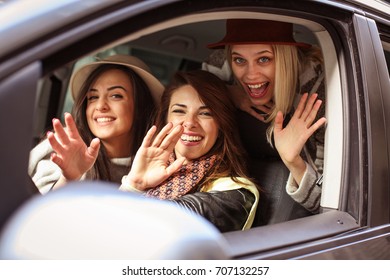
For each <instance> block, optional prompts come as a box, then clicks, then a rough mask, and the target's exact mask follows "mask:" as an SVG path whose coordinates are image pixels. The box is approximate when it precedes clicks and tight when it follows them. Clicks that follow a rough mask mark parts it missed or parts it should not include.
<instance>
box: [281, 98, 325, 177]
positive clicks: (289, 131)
mask: <svg viewBox="0 0 390 280" xmlns="http://www.w3.org/2000/svg"><path fill="white" fill-rule="evenodd" d="M317 96H318V95H317V94H316V93H314V94H312V95H311V96H310V97H308V94H307V93H305V94H303V95H302V97H301V100H300V101H299V104H298V107H297V109H296V110H295V112H294V115H293V116H292V118H291V120H290V122H289V123H288V124H287V126H286V127H285V128H283V114H282V112H278V113H277V115H276V118H275V126H274V140H275V147H276V149H277V151H278V153H279V155H280V157H281V158H282V160H283V162H284V164H285V165H286V166H287V168H288V169H289V170H290V172H291V174H292V175H293V177H294V179H295V181H296V182H297V183H298V184H299V183H300V182H301V179H302V177H303V175H304V173H305V170H306V164H305V162H304V160H303V159H302V157H301V156H300V153H301V151H302V149H303V146H304V145H305V143H306V141H307V140H308V139H309V138H310V136H312V135H313V133H314V132H315V131H316V130H317V129H318V128H320V127H321V126H322V125H324V124H325V123H326V118H325V117H322V118H320V119H319V120H317V121H316V122H315V123H314V124H313V122H314V120H315V118H316V116H317V113H318V110H319V108H320V106H321V104H322V101H321V100H317Z"/></svg>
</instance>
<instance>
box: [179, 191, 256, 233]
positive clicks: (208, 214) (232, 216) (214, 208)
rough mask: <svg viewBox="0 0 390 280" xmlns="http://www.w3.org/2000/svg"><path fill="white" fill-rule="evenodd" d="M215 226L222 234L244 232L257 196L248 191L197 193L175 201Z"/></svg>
mask: <svg viewBox="0 0 390 280" xmlns="http://www.w3.org/2000/svg"><path fill="white" fill-rule="evenodd" d="M174 202H175V203H177V204H179V205H180V206H182V207H184V208H186V209H189V210H191V211H194V212H195V213H197V214H199V215H201V216H203V217H204V218H206V219H207V220H209V221H210V222H211V223H212V224H214V225H215V226H216V227H217V228H218V229H219V230H220V231H221V232H227V231H234V230H242V228H243V226H244V224H245V222H246V220H247V218H248V215H249V212H250V210H251V208H252V205H253V204H254V202H255V196H254V194H253V193H251V192H250V191H248V190H247V189H244V188H241V189H238V190H229V191H214V192H196V193H192V194H187V195H184V196H182V197H180V198H178V199H175V200H174Z"/></svg>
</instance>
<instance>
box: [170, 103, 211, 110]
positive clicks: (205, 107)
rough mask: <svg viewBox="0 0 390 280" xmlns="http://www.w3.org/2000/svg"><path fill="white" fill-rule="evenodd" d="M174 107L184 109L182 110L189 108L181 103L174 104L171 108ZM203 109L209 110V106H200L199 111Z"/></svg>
mask: <svg viewBox="0 0 390 280" xmlns="http://www.w3.org/2000/svg"><path fill="white" fill-rule="evenodd" d="M173 106H179V107H182V108H187V105H185V104H181V103H175V104H172V106H171V108H172V107H173ZM203 109H209V106H206V105H203V106H200V107H199V110H203Z"/></svg>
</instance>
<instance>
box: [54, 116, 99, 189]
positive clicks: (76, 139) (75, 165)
mask: <svg viewBox="0 0 390 280" xmlns="http://www.w3.org/2000/svg"><path fill="white" fill-rule="evenodd" d="M65 124H66V127H65V128H64V127H63V126H62V124H61V122H60V121H59V120H58V119H53V128H54V133H53V132H48V133H47V138H48V139H49V142H50V144H51V146H52V148H53V150H54V153H52V154H51V157H50V158H51V160H52V161H53V162H54V163H55V164H57V165H58V166H59V167H60V168H61V170H62V175H63V177H64V178H65V179H66V181H72V180H79V179H80V178H81V176H82V175H83V174H84V173H85V172H87V171H88V170H89V169H91V168H92V166H93V164H94V163H95V161H96V158H97V156H98V153H99V148H100V140H99V139H98V138H95V139H93V140H92V141H91V144H90V146H89V147H87V145H86V144H85V143H84V141H83V139H82V138H81V137H80V134H79V132H78V130H77V127H76V124H75V122H74V120H73V118H72V115H71V114H69V113H65Z"/></svg>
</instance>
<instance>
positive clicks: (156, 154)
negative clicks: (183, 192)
mask: <svg viewBox="0 0 390 280" xmlns="http://www.w3.org/2000/svg"><path fill="white" fill-rule="evenodd" d="M156 129H157V128H156V126H153V127H152V128H151V129H149V131H148V133H147V134H146V136H145V138H144V140H143V142H142V144H141V147H140V148H139V149H138V151H137V154H136V155H135V157H134V160H133V164H132V166H131V170H130V172H129V174H128V175H127V178H126V182H127V184H129V185H130V186H131V187H132V188H136V189H137V190H139V191H145V190H147V189H150V188H153V187H156V186H157V185H158V184H160V183H161V182H163V181H165V180H166V179H168V178H169V176H171V175H172V174H173V173H175V172H176V171H177V170H179V168H180V167H181V166H182V164H183V162H184V160H185V158H181V159H176V160H175V161H174V162H173V163H172V164H171V165H168V159H169V156H170V155H171V153H172V152H173V149H174V148H175V145H176V143H177V141H179V139H180V136H181V134H182V133H183V130H184V128H183V126H182V125H177V126H175V127H174V126H173V124H172V123H171V122H170V123H168V124H167V125H166V126H164V128H163V129H162V130H161V131H160V132H159V133H158V134H157V136H156V137H155V138H154V139H153V136H154V134H155V133H156Z"/></svg>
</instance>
